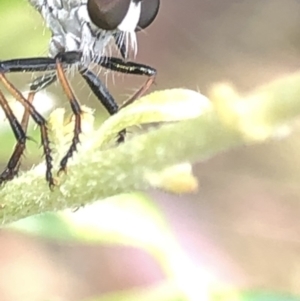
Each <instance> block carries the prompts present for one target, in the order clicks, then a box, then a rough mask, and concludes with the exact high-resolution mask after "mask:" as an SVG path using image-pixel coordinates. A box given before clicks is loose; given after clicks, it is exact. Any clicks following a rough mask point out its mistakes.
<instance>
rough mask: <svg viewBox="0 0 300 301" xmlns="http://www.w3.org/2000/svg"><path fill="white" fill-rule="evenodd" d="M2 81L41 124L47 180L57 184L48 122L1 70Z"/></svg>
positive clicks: (38, 123) (52, 184) (0, 77)
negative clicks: (54, 175) (53, 173)
mask: <svg viewBox="0 0 300 301" xmlns="http://www.w3.org/2000/svg"><path fill="white" fill-rule="evenodd" d="M0 81H1V82H2V83H3V85H4V86H5V87H6V88H7V90H8V91H9V92H10V93H11V94H12V95H13V96H14V97H15V98H16V99H17V100H18V101H19V102H20V103H22V105H23V106H24V108H25V110H26V111H28V113H29V114H30V116H31V117H32V119H33V120H34V122H35V123H36V124H37V125H38V126H39V128H40V132H41V142H42V147H43V151H44V156H45V161H46V180H47V182H48V183H49V187H50V188H53V187H54V186H55V183H54V179H53V176H52V156H51V148H50V141H49V138H48V129H47V122H46V120H45V119H44V117H43V116H42V115H40V114H39V113H38V112H37V111H36V109H35V107H34V106H33V105H32V104H31V103H30V102H29V101H28V100H27V99H26V98H25V97H24V96H23V95H22V93H21V92H20V91H18V90H17V89H16V88H15V87H14V86H13V85H12V84H11V83H10V82H9V81H8V79H7V78H6V76H5V75H4V74H3V73H1V72H0Z"/></svg>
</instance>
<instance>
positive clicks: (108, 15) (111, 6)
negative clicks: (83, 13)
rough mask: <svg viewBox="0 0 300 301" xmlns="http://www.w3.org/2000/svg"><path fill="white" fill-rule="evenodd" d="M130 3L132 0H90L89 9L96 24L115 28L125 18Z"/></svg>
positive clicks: (106, 27) (105, 27) (106, 28)
mask: <svg viewBox="0 0 300 301" xmlns="http://www.w3.org/2000/svg"><path fill="white" fill-rule="evenodd" d="M150 1H151V0H150ZM130 3H131V0H88V3H87V9H88V14H89V16H90V18H91V20H92V22H93V23H94V24H95V25H97V26H98V27H99V28H101V29H104V30H114V29H116V28H117V27H118V25H119V24H121V22H122V21H123V20H124V18H125V16H126V14H127V12H128V9H129V5H130Z"/></svg>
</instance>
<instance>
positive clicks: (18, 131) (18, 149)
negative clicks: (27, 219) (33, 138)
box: [0, 91, 26, 184]
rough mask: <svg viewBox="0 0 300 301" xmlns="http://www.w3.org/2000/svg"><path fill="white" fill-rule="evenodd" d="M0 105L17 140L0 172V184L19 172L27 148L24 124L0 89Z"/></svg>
mask: <svg viewBox="0 0 300 301" xmlns="http://www.w3.org/2000/svg"><path fill="white" fill-rule="evenodd" d="M0 106H1V108H2V109H3V111H4V113H5V116H6V118H7V119H8V121H9V124H10V127H11V129H12V131H13V133H14V136H15V138H16V141H17V144H16V146H15V149H14V152H13V154H12V155H11V157H10V159H9V161H8V163H7V166H6V168H5V169H4V171H3V172H2V173H1V174H0V184H3V183H5V182H6V181H8V180H11V179H13V178H14V176H15V175H16V173H17V172H16V171H15V170H16V168H17V166H18V165H19V159H20V157H21V156H22V154H23V151H24V149H25V144H26V133H25V131H24V130H23V128H22V125H21V124H20V123H19V121H18V120H17V118H16V117H15V115H14V113H13V111H12V110H11V108H10V106H9V104H8V102H7V100H6V98H5V97H4V95H3V93H2V92H1V91H0Z"/></svg>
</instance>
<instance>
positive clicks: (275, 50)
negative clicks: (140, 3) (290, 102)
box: [0, 0, 300, 301]
mask: <svg viewBox="0 0 300 301" xmlns="http://www.w3.org/2000/svg"><path fill="white" fill-rule="evenodd" d="M161 2H162V4H161V10H160V13H159V15H158V17H157V19H156V20H155V22H154V23H153V25H152V26H151V27H149V29H148V30H147V31H146V33H141V34H140V35H139V52H138V56H137V60H138V61H140V62H143V63H145V64H149V65H150V66H153V67H155V68H157V70H158V77H157V80H156V85H155V86H154V87H153V88H152V89H166V88H172V87H185V88H190V89H194V90H200V91H201V92H202V93H204V94H207V93H209V90H210V88H211V86H212V85H213V84H215V83H218V82H230V83H232V84H233V85H234V86H235V87H236V88H237V89H238V90H239V91H240V92H242V93H246V92H250V91H251V90H252V89H254V88H255V87H257V86H259V85H262V84H265V83H267V82H270V81H272V80H274V79H277V78H280V77H284V76H286V75H288V74H290V73H293V72H297V71H299V70H298V69H299V66H300V2H299V1H296V0H285V1H282V0H264V1H259V0H251V1H249V0H248V1H246V0H238V1H237V0H215V1H211V0H189V1H180V0H162V1H161ZM0 24H1V27H0V28H1V29H0V45H1V47H0V58H1V60H5V59H10V58H16V57H30V56H41V55H47V41H48V38H49V32H47V30H45V28H44V27H43V23H42V20H41V18H40V17H39V15H38V14H37V13H36V12H35V11H34V9H33V8H32V7H31V6H30V5H29V4H28V3H27V1H26V0H1V2H0ZM102 76H103V78H104V79H105V80H106V82H107V85H108V87H109V89H110V91H111V92H112V93H113V95H114V96H115V97H116V99H118V100H119V102H120V103H121V102H122V101H123V100H124V99H126V97H127V95H130V93H132V91H134V89H136V88H137V87H138V86H139V85H140V84H141V83H142V82H143V80H144V79H141V78H137V77H125V76H123V75H112V74H108V75H106V74H102ZM10 79H11V80H12V81H13V82H14V83H15V85H16V86H18V87H19V88H20V89H21V90H26V89H27V87H28V83H29V82H30V80H31V79H32V75H26V74H13V75H10ZM72 83H74V84H75V85H74V86H75V87H76V94H77V95H78V97H79V99H80V100H81V102H82V103H87V104H88V105H89V106H90V107H92V108H95V109H97V110H96V115H97V117H99V120H100V119H101V118H104V117H107V115H106V113H105V112H104V110H103V109H102V108H101V106H99V104H98V103H97V101H96V100H95V99H94V97H93V96H92V95H91V93H90V92H89V90H88V89H87V87H86V86H85V85H84V83H83V81H82V80H81V79H80V78H78V77H76V76H75V77H74V78H72ZM8 98H9V96H8ZM52 101H53V103H54V104H55V106H56V107H67V106H66V101H64V96H63V95H62V93H61V88H60V87H59V86H58V85H54V86H53V87H51V88H49V89H47V91H46V93H45V94H43V97H41V101H40V102H39V104H37V105H39V106H40V108H41V110H43V109H45V114H47V108H48V109H49V107H51V105H52ZM299 101H300V97H299ZM49 103H50V104H49ZM282 105H283V106H284V103H283V104H282ZM48 111H49V110H48ZM98 115H99V116H98ZM1 122H2V121H1ZM2 129H3V130H2ZM35 132H36V131H35ZM35 132H33V134H32V135H36V134H35ZM37 137H38V136H37ZM299 137H300V129H299V128H295V130H294V131H293V133H292V135H290V136H289V137H286V138H284V139H278V140H275V141H266V142H265V143H262V144H260V145H255V146H247V147H241V148H239V149H235V150H232V151H229V152H226V153H223V154H220V155H218V156H216V157H214V158H211V159H210V160H208V161H206V162H199V163H198V164H196V165H195V166H194V171H195V174H196V175H197V177H198V179H199V182H200V189H199V192H198V193H197V194H194V195H183V196H174V195H170V194H167V193H164V192H159V191H149V192H147V194H148V196H150V202H151V203H153V206H155V207H156V208H158V210H159V211H160V213H161V214H162V215H163V216H164V219H165V221H166V223H167V224H168V226H169V227H170V229H171V231H172V233H173V235H174V237H175V238H176V240H177V242H178V243H179V245H180V247H181V249H182V251H183V252H184V253H185V255H186V257H187V258H188V259H189V261H190V262H191V263H192V264H193V265H194V266H196V267H197V269H199V271H201V272H203V277H204V278H203V279H200V278H199V279H189V278H188V277H189V275H185V276H184V277H186V279H187V281H188V282H196V283H198V286H199V290H203V291H204V290H206V287H204V285H203V283H204V282H206V281H208V279H213V280H212V283H213V285H212V287H213V289H212V291H213V292H214V293H218V294H220V295H218V298H219V299H218V300H222V298H223V299H224V300H225V299H226V298H227V300H231V298H240V299H243V298H244V299H246V298H248V299H251V298H252V299H253V300H267V299H268V300H287V299H288V296H290V295H293V296H295V298H296V296H300V223H299V217H300V202H299V200H300V181H299V175H300V156H299V149H300V142H299V141H300V139H299ZM195 139H197V132H195ZM12 146H13V139H12V137H11V136H10V135H9V132H8V130H7V127H6V126H5V125H4V123H1V144H0V149H1V151H0V165H1V167H4V164H5V162H6V161H5V160H7V158H8V156H9V152H10V150H11V149H12ZM27 152H28V154H27V156H26V159H25V160H24V169H26V168H29V167H30V166H31V165H32V164H33V163H35V162H39V161H40V160H41V159H40V149H39V148H38V146H37V145H36V144H34V143H31V145H30V148H29V150H28V151H27ZM141 198H142V197H141ZM104 202H106V201H104ZM107 202H109V201H107ZM80 210H84V209H80ZM111 219H114V216H111ZM57 231H59V230H57ZM144 235H145V236H147V232H145V233H144ZM0 246H1V247H0V300H4V301H6V300H7V301H16V300H23V301H24V300H91V299H89V298H92V297H95V298H96V297H99V299H93V300H125V299H124V298H125V297H124V295H122V293H120V294H119V295H118V297H115V299H112V298H111V299H109V298H110V297H109V296H110V294H111V293H113V292H124V291H128V290H131V289H133V288H139V289H142V288H143V289H145V293H144V295H143V296H140V297H138V299H136V300H144V299H146V296H147V295H148V294H149V295H151V290H152V289H154V288H155V287H156V286H157V287H159V285H160V284H161V283H164V281H166V278H167V277H166V275H165V273H164V271H163V270H162V268H161V266H160V265H159V264H158V262H157V261H156V260H155V259H154V258H153V256H151V255H150V254H149V252H147V250H145V249H144V248H138V247H135V246H125V245H122V244H105V243H101V244H98V245H96V244H94V245H86V244H81V243H75V242H73V243H70V242H63V241H60V242H57V241H55V240H49V239H46V238H43V237H36V236H30V235H24V234H22V233H19V232H12V231H6V230H2V231H1V232H0ZM170 256H172V254H170ZM191 277H192V276H191ZM246 292H247V293H246ZM249 292H251V294H249ZM104 295H105V296H106V298H107V299H100V297H101V296H104ZM174 296H175V295H174ZM174 296H173V297H168V298H167V297H166V298H165V297H161V299H159V298H158V297H153V298H152V299H151V298H150V299H149V300H186V299H184V298H183V297H182V298H180V297H174ZM103 298H104V297H103ZM199 298H200V297H199ZM299 298H300V297H299ZM252 299H251V300H252ZM126 300H132V299H130V297H128V299H126ZM147 300H148V299H147ZM199 300H202V299H199Z"/></svg>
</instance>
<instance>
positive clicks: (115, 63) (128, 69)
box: [98, 57, 157, 109]
mask: <svg viewBox="0 0 300 301" xmlns="http://www.w3.org/2000/svg"><path fill="white" fill-rule="evenodd" d="M98 64H99V65H100V66H102V67H104V68H106V69H109V70H112V71H116V72H120V73H125V74H131V75H143V76H147V77H148V79H147V81H146V82H145V83H144V84H143V85H142V86H141V87H140V88H139V89H138V90H137V92H135V93H134V94H133V95H132V96H131V97H130V98H129V99H127V100H126V101H125V102H124V104H123V105H122V106H121V108H123V107H125V106H127V105H129V104H130V103H132V102H134V101H135V100H136V99H138V98H139V97H141V96H142V95H143V94H144V93H146V91H147V90H148V89H149V88H150V87H151V85H152V84H153V83H154V81H155V76H156V74H157V72H156V70H155V69H154V68H152V67H149V66H147V65H144V64H140V63H135V62H130V61H129V62H127V61H124V60H123V59H120V58H116V57H102V58H101V61H99V62H98ZM121 108H120V109H121Z"/></svg>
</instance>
